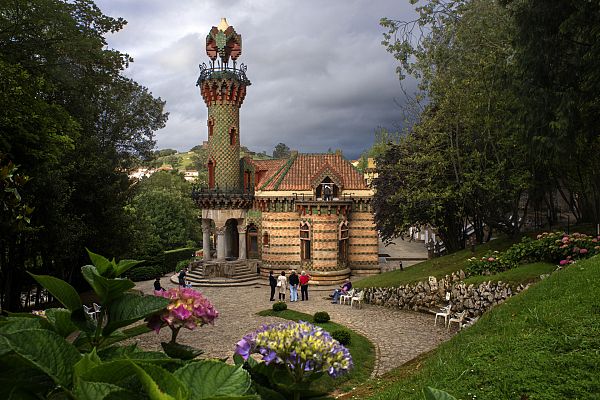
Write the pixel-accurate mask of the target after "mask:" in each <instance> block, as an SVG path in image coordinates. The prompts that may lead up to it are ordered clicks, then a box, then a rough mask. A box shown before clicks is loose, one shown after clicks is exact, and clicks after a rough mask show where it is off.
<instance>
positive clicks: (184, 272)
mask: <svg viewBox="0 0 600 400" xmlns="http://www.w3.org/2000/svg"><path fill="white" fill-rule="evenodd" d="M186 275H187V268H181V271H179V275H177V280H178V281H179V286H181V287H185V277H186Z"/></svg>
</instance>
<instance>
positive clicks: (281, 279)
mask: <svg viewBox="0 0 600 400" xmlns="http://www.w3.org/2000/svg"><path fill="white" fill-rule="evenodd" d="M286 289H287V278H286V277H285V271H281V275H279V276H278V277H277V293H279V301H285V291H286Z"/></svg>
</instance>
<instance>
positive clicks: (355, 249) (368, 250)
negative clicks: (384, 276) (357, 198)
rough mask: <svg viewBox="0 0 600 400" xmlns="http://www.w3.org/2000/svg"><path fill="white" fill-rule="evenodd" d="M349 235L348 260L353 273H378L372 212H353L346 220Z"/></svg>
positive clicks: (376, 236)
mask: <svg viewBox="0 0 600 400" xmlns="http://www.w3.org/2000/svg"><path fill="white" fill-rule="evenodd" d="M348 233H349V236H350V243H349V247H350V250H349V255H348V260H349V263H350V269H351V270H352V274H353V275H368V274H378V273H379V272H380V271H379V259H378V253H379V241H378V240H379V239H378V235H377V230H376V229H375V223H374V221H373V214H371V213H370V212H353V213H352V214H351V215H350V218H349V220H348Z"/></svg>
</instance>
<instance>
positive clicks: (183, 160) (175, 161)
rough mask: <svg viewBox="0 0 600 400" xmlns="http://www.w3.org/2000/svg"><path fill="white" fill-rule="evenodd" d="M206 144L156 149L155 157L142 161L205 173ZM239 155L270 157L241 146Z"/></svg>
mask: <svg viewBox="0 0 600 400" xmlns="http://www.w3.org/2000/svg"><path fill="white" fill-rule="evenodd" d="M206 152H207V148H206V145H205V144H203V145H198V146H194V147H193V148H192V149H191V150H190V151H187V152H182V153H179V152H177V151H176V150H173V149H161V150H156V151H155V152H154V154H155V155H156V158H155V159H153V160H151V161H149V162H146V163H144V166H148V167H153V168H160V167H163V166H167V165H170V166H171V167H173V169H175V170H178V171H187V170H196V171H198V172H199V173H200V175H202V174H203V173H206V172H207V171H206V162H207V160H206ZM240 153H241V154H240V156H241V157H246V156H249V157H251V158H252V159H254V160H269V159H271V158H272V157H271V156H269V155H267V154H265V153H264V152H263V153H257V152H255V151H252V150H250V149H248V148H247V147H245V146H241V152H240Z"/></svg>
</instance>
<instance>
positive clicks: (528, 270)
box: [465, 262, 556, 287]
mask: <svg viewBox="0 0 600 400" xmlns="http://www.w3.org/2000/svg"><path fill="white" fill-rule="evenodd" d="M555 269H556V264H552V263H547V262H536V263H531V264H523V265H520V266H518V267H517V268H513V269H509V270H508V271H503V272H499V273H497V274H494V275H487V276H486V275H474V276H471V277H469V278H467V279H465V283H466V284H467V285H470V284H475V285H478V284H480V283H483V282H487V281H493V282H496V281H502V282H506V283H509V284H510V285H511V286H512V287H516V286H518V285H519V284H520V283H522V284H524V285H526V284H528V283H533V282H535V281H537V280H539V279H540V275H543V274H549V273H551V272H552V271H554V270H555Z"/></svg>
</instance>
